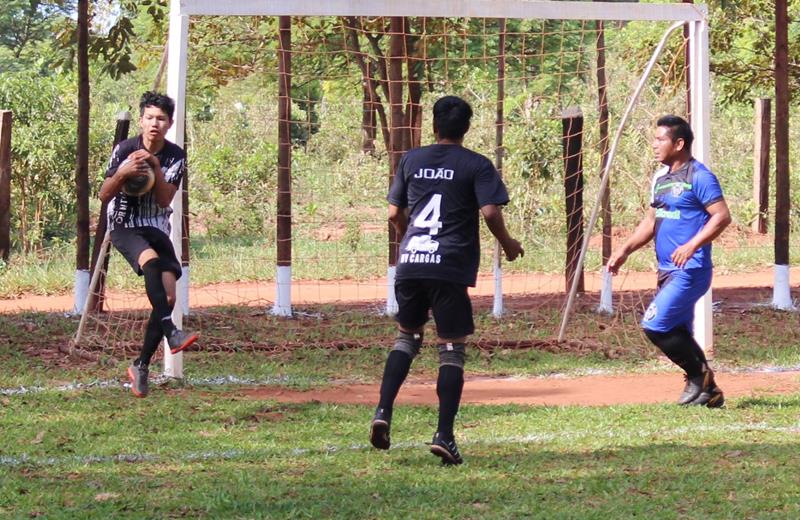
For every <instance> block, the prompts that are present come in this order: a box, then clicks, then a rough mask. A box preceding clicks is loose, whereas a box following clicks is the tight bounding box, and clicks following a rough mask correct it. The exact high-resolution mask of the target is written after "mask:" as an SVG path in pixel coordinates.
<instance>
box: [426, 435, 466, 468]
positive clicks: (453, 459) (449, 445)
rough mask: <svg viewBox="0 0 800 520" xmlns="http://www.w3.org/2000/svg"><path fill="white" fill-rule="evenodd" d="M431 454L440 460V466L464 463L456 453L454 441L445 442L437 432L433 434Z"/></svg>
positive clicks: (456, 448) (456, 447)
mask: <svg viewBox="0 0 800 520" xmlns="http://www.w3.org/2000/svg"><path fill="white" fill-rule="evenodd" d="M431 453H433V454H434V455H436V456H437V457H439V458H441V459H442V464H445V465H448V466H449V465H455V464H461V463H463V462H464V459H462V458H461V454H460V453H459V452H458V446H456V441H455V439H449V440H445V439H444V438H442V435H441V434H440V433H439V432H436V433H434V434H433V440H432V441H431Z"/></svg>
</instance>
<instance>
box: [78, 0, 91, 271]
mask: <svg viewBox="0 0 800 520" xmlns="http://www.w3.org/2000/svg"><path fill="white" fill-rule="evenodd" d="M89 110H90V105H89V0H78V143H77V159H76V167H75V192H76V194H77V199H78V200H77V222H76V227H77V241H76V244H75V257H76V258H75V264H76V265H75V267H76V269H78V270H88V269H89Z"/></svg>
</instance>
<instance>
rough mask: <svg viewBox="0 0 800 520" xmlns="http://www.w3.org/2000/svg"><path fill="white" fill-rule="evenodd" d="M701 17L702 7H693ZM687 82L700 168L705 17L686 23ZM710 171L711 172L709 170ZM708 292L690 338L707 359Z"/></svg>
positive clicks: (707, 135)
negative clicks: (687, 33)
mask: <svg viewBox="0 0 800 520" xmlns="http://www.w3.org/2000/svg"><path fill="white" fill-rule="evenodd" d="M697 8H698V9H702V10H703V13H704V14H705V6H697ZM689 55H690V58H689V80H690V85H691V97H690V100H691V101H690V106H691V107H692V113H691V124H692V131H693V132H694V136H695V138H694V147H693V150H692V153H693V155H694V156H695V158H697V160H699V161H700V162H702V163H703V164H706V165H708V162H709V160H710V159H711V154H710V150H709V149H710V146H709V145H710V142H711V121H710V114H711V112H710V111H711V98H710V95H709V84H710V83H709V82H710V78H709V58H708V21H707V20H706V19H705V17H704V18H703V19H701V20H696V21H693V22H691V23H689ZM712 169H713V168H712ZM711 313H712V296H711V288H709V289H708V292H707V293H706V294H704V295H703V296H702V297H701V298H700V300H698V302H697V303H696V304H695V309H694V314H695V319H694V337H695V340H696V341H697V343H698V344H699V345H700V347H701V348H702V349H703V351H704V352H706V355H707V357H709V358H711V357H713V354H714V333H713V327H712V315H711Z"/></svg>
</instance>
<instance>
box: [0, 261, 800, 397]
mask: <svg viewBox="0 0 800 520" xmlns="http://www.w3.org/2000/svg"><path fill="white" fill-rule="evenodd" d="M798 275H800V268H793V269H792V274H791V277H792V279H795V280H796V279H797V277H798ZM773 276H774V274H773V271H772V269H768V270H764V271H761V272H757V273H744V274H743V273H737V274H726V273H719V274H716V275H715V278H714V283H713V287H714V290H715V291H716V292H715V293H714V301H715V302H721V303H722V306H723V307H724V308H727V309H736V308H738V307H739V306H744V307H747V306H752V304H754V303H768V302H769V301H770V298H771V294H772V289H771V285H772V282H773ZM654 285H655V275H654V274H653V273H629V274H627V275H623V276H620V277H617V278H615V280H614V289H615V296H617V295H619V296H620V297H621V298H622V297H624V296H623V295H624V294H625V292H623V291H652V290H653V289H654ZM385 287H386V282H385V280H375V281H373V282H372V283H370V284H355V283H351V284H347V283H341V282H337V283H326V282H322V283H318V282H313V283H310V282H297V283H295V284H294V285H293V289H292V290H293V301H294V302H295V303H297V304H303V303H327V302H338V303H348V302H352V303H354V304H355V303H356V302H362V303H363V302H365V301H371V300H378V301H380V300H382V299H384V298H385V290H386V289H385ZM599 287H600V279H599V276H598V275H596V274H592V273H587V275H586V289H587V294H586V299H587V300H594V299H596V298H597V291H598V290H599ZM563 288H564V279H563V277H561V276H548V275H525V276H520V275H511V276H507V277H505V278H504V280H503V289H504V293H505V294H507V295H508V297H509V303H511V302H513V306H514V308H518V307H520V306H521V307H525V303H526V302H527V303H529V304H530V305H540V304H541V303H542V300H552V299H553V298H554V297H555V298H561V297H563ZM492 290H493V281H492V279H491V278H490V277H487V278H482V279H481V280H480V281H479V283H478V286H477V287H476V288H475V289H474V290H472V291H471V293H472V295H473V296H474V297H476V304H477V305H476V308H477V307H486V306H490V298H489V296H490V295H491V294H492ZM793 291H794V290H793ZM191 292H192V294H191V300H190V305H191V307H193V308H202V307H204V306H212V305H221V304H236V303H237V301H238V303H245V304H248V303H251V300H250V299H249V298H250V297H253V296H255V295H259V294H260V295H262V299H261V300H259V301H260V304H261V305H263V295H274V294H275V292H274V287H273V286H272V285H271V284H245V283H239V284H219V285H215V286H209V287H198V288H193V289H192V291H191ZM628 294H630V293H628ZM237 299H238V300H237ZM255 300H258V299H257V298H254V301H255ZM127 301H129V302H130V301H131V299H130V298H129V297H128V298H127ZM133 301H134V303H133V304H132V305H134V307H139V306H140V305H141V307H142V308H144V307H145V306H146V305H147V303H146V301H145V300H143V299H142V300H141V301H138V300H133ZM71 307H72V296H71V295H65V296H54V297H44V296H25V297H24V298H19V299H15V300H0V312H6V313H8V312H11V313H14V312H20V311H23V310H35V311H44V312H53V311H55V312H59V311H67V310H69V309H71ZM664 367H665V371H664V372H663V373H653V374H633V375H630V374H626V375H593V376H584V377H573V378H566V377H548V378H530V379H515V378H480V377H470V376H469V370H467V379H466V383H465V387H464V394H463V402H464V403H484V404H501V403H516V404H527V405H550V406H560V405H582V406H604V405H614V404H636V403H671V402H674V401H675V400H676V398H677V395H678V394H679V393H680V391H681V389H682V387H683V379H682V378H681V375H680V372H679V371H678V370H677V369H674V370H673V369H672V367H671V366H670V365H669V364H668V363H665V365H664ZM376 377H377V374H376ZM717 382H718V384H719V386H720V387H721V388H722V389H723V391H724V392H725V395H726V396H727V397H728V398H741V397H753V398H757V397H760V396H767V395H777V394H790V393H800V371H773V372H752V371H751V372H718V375H717ZM378 390H379V387H378V385H376V384H358V385H344V384H337V385H333V386H331V387H329V388H325V389H322V390H316V391H307V392H302V391H292V390H287V389H282V388H277V387H258V388H249V389H239V390H237V392H236V393H237V395H241V396H243V397H244V398H250V399H274V400H278V401H283V402H311V401H319V402H333V403H357V404H367V405H374V404H375V403H376V402H377V398H378ZM398 402H399V404H428V405H433V404H435V403H436V402H437V398H436V389H435V381H420V380H413V379H411V380H409V382H407V384H406V385H404V387H403V389H402V390H401V392H400V395H399V398H398Z"/></svg>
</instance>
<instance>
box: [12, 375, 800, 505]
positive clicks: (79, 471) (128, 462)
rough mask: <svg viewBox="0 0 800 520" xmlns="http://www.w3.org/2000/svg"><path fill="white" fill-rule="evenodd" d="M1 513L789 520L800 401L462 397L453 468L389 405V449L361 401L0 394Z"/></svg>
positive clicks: (429, 415)
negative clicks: (370, 432) (469, 402)
mask: <svg viewBox="0 0 800 520" xmlns="http://www.w3.org/2000/svg"><path fill="white" fill-rule="evenodd" d="M3 405H4V410H5V413H4V414H3V415H2V416H0V426H2V428H0V432H2V433H0V441H2V446H3V448H2V450H1V451H0V453H1V454H2V459H0V460H2V462H3V463H2V465H0V476H2V482H3V485H2V488H0V514H3V515H6V516H10V517H12V518H14V517H17V518H22V517H26V518H27V517H29V516H35V515H37V514H38V515H40V516H44V517H47V518H110V517H114V518H142V517H145V518H166V517H178V516H190V517H199V518H410V517H413V518H441V517H442V516H443V515H445V516H447V517H449V518H523V517H532V518H608V517H611V518H631V517H638V518H697V517H708V518H753V517H759V518H760V517H765V516H767V517H770V518H793V517H796V516H797V515H798V514H800V503H798V501H797V500H796V475H797V472H798V470H800V461H798V459H797V457H796V456H795V455H796V450H797V431H798V423H797V411H798V408H799V407H800V396H787V397H778V398H770V399H759V400H747V399H740V400H734V401H733V402H731V403H729V406H728V408H727V409H724V410H713V411H712V410H708V409H679V408H676V407H674V406H668V405H663V406H614V407H598V408H581V407H561V408H554V407H522V406H464V407H463V408H462V410H461V412H460V415H459V420H458V429H459V433H458V439H459V441H460V445H461V450H462V452H463V454H464V456H465V460H466V463H465V464H464V466H461V467H459V468H442V467H439V465H438V463H437V460H438V459H435V458H434V457H433V456H431V455H430V454H429V453H427V448H426V446H425V445H424V443H425V442H426V441H428V440H429V437H430V435H431V433H432V431H433V428H434V427H435V411H434V410H433V409H431V408H429V407H401V408H398V410H397V413H396V415H395V420H394V428H393V442H394V445H395V447H394V448H393V449H391V450H390V451H389V452H386V453H383V452H376V451H374V450H371V449H369V448H368V447H367V446H366V437H367V425H368V421H369V418H370V413H371V409H369V408H368V407H363V406H339V405H331V404H323V403H312V404H304V405H286V404H276V403H274V402H262V401H255V400H248V399H243V398H240V397H238V396H237V395H236V393H235V389H231V390H227V391H225V392H222V391H218V390H212V389H203V388H191V389H185V390H181V391H170V392H165V391H157V392H155V393H154V394H153V395H152V396H151V397H150V398H148V399H147V400H136V399H132V398H130V397H129V395H128V394H127V393H125V392H123V391H121V390H116V389H108V390H97V391H87V392H74V393H56V392H52V393H51V392H45V393H39V394H33V395H27V396H22V397H10V398H4V400H3Z"/></svg>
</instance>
